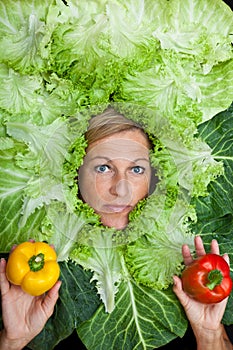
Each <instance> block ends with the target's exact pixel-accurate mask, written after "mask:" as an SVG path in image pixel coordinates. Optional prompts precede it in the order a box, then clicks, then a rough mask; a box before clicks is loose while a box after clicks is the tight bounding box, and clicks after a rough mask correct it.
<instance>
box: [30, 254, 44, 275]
mask: <svg viewBox="0 0 233 350" xmlns="http://www.w3.org/2000/svg"><path fill="white" fill-rule="evenodd" d="M28 264H29V267H30V270H31V271H33V272H36V271H39V270H41V269H43V267H44V254H43V253H40V254H38V255H33V256H32V257H31V258H30V259H29V260H28Z"/></svg>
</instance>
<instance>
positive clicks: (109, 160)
mask: <svg viewBox="0 0 233 350" xmlns="http://www.w3.org/2000/svg"><path fill="white" fill-rule="evenodd" d="M119 158H120V157H119ZM95 159H105V160H106V161H108V162H111V161H112V159H111V158H108V157H105V156H96V157H93V158H91V159H90V160H89V161H92V160H95ZM140 160H144V161H146V162H147V163H150V160H149V159H147V158H136V159H134V160H132V162H133V163H136V162H138V161H140Z"/></svg>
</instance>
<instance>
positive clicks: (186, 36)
mask: <svg viewBox="0 0 233 350" xmlns="http://www.w3.org/2000/svg"><path fill="white" fill-rule="evenodd" d="M66 3H67V4H68V6H66V5H65V4H64V2H62V1H60V0H56V1H53V0H48V1H47V0H28V1H24V0H16V1H14V0H2V1H1V2H0V23H1V26H0V83H1V90H0V112H1V114H0V121H1V125H0V150H1V153H0V168H1V169H0V176H1V183H0V207H1V211H0V230H1V234H0V246H1V247H0V250H1V251H2V252H6V251H9V249H10V247H11V245H12V244H13V243H19V242H21V241H23V240H25V239H28V238H32V236H33V237H36V238H37V239H41V240H43V239H51V240H53V237H52V238H51V237H49V234H50V233H51V232H50V231H49V229H50V225H51V222H49V220H48V222H46V221H45V220H44V218H45V217H46V215H47V214H48V212H49V211H48V210H47V207H46V206H49V205H50V204H51V203H52V204H51V205H50V210H51V211H56V210H57V207H56V206H53V204H54V203H53V202H54V201H55V202H56V201H58V202H59V201H60V202H62V204H64V202H65V203H67V202H69V205H70V207H69V209H70V212H72V210H73V209H75V205H76V203H73V202H72V196H71V193H68V191H67V192H63V190H64V187H65V188H68V187H69V186H70V184H71V182H72V181H71V179H72V177H74V169H73V170H72V171H71V174H70V177H69V176H66V177H65V178H63V174H62V170H61V169H62V167H63V163H64V160H66V161H70V162H71V161H74V159H71V160H70V159H69V155H67V154H66V152H65V150H67V147H68V146H69V145H70V144H72V143H73V142H74V141H75V137H74V133H76V138H78V139H79V136H80V135H82V133H83V130H85V129H86V124H85V122H86V120H85V121H84V118H82V115H80V111H82V112H83V110H85V109H86V108H89V106H95V105H98V104H102V105H104V104H108V103H109V101H116V102H127V103H128V102H132V103H133V104H134V103H135V102H136V103H138V104H140V105H141V106H142V107H144V106H146V107H148V106H149V107H150V108H152V109H153V111H154V112H156V113H157V112H158V115H161V116H165V117H166V118H167V119H169V123H170V124H171V126H172V128H173V129H174V130H175V131H176V132H175V133H174V134H173V133H169V138H170V139H172V137H174V135H176V136H177V135H178V138H179V141H180V143H179V145H181V147H180V148H179V150H178V152H177V154H178V155H182V151H183V150H184V148H185V150H187V151H188V154H187V155H188V160H190V162H187V164H186V163H185V166H186V165H187V168H188V169H190V165H193V164H194V165H195V164H197V165H196V166H197V167H198V166H199V168H197V169H196V175H200V176H199V179H200V180H202V181H203V182H202V183H201V184H202V185H203V184H204V186H205V181H206V183H208V180H209V179H210V178H211V177H208V176H209V175H210V174H212V169H210V172H209V173H208V169H207V172H206V168H205V166H204V165H206V164H202V161H203V162H204V158H203V154H201V157H200V159H198V155H199V154H198V152H199V151H200V146H201V145H200V144H198V141H199V139H203V140H204V141H205V142H207V144H209V145H210V147H211V149H212V156H213V158H214V159H215V160H217V161H222V162H223V163H224V170H225V172H224V175H222V176H220V177H218V178H217V181H216V182H211V183H210V184H209V186H208V191H207V195H206V196H203V197H200V196H197V197H196V198H195V199H192V204H193V206H194V207H195V208H196V212H197V222H196V223H195V225H194V224H193V223H192V224H191V223H190V225H191V226H192V230H193V231H194V232H195V233H196V234H201V235H202V237H203V239H204V243H205V246H206V249H207V250H208V249H209V243H210V241H211V239H212V238H217V239H218V241H219V244H220V249H221V253H224V252H228V253H229V255H230V258H231V271H232V261H233V257H232V254H233V245H232V228H233V225H232V198H233V197H232V191H233V189H232V182H233V179H232V171H233V164H232V157H233V149H232V133H233V131H232V129H233V125H232V124H233V123H232V120H233V111H232V107H230V108H229V109H228V110H226V111H224V112H221V113H220V114H219V115H216V114H217V113H218V112H220V111H223V110H225V109H226V108H227V107H228V106H229V105H230V103H231V101H232V99H233V93H232V91H233V90H232V86H233V59H232V58H233V50H232V45H231V38H232V36H231V35H232V32H233V17H232V12H231V11H230V10H229V8H227V7H226V6H225V4H224V3H223V2H222V1H220V0H211V1H206V0H170V1H164V0H156V1H151V0H145V1H142V0H136V1H135V0H130V1H123V0H115V1H111V2H110V1H105V0H103V1H100V2H96V1H86V0H79V1H78V2H77V1H76V0H67V1H66ZM19 12H20V14H21V15H20V16H19ZM158 14H159V15H158ZM214 115H216V116H215V117H214ZM70 116H73V117H74V118H76V121H77V122H78V126H79V129H80V130H79V131H78V128H77V127H76V129H75V130H74V131H73V132H70V131H69V132H68V131H67V130H66V128H64V125H65V123H63V121H64V120H65V119H66V118H69V117H70ZM150 123H151V124H150V125H149V126H151V127H152V126H153V127H154V125H153V124H155V123H157V119H154V120H152V119H151V120H150ZM197 129H198V132H199V134H197V133H196V132H197ZM170 131H171V130H170ZM195 138H196V139H195ZM47 140H48V141H49V142H47ZM194 140H196V141H197V144H195V143H194V142H193V141H194ZM197 145H198V147H199V148H198V147H196V146H197ZM203 145H204V144H203ZM195 147H196V148H195ZM78 149H79V148H78ZM174 151H176V150H174ZM189 151H190V159H189ZM77 153H78V152H76V154H74V155H73V156H74V158H75V157H77V158H78V157H79V158H80V159H81V158H82V157H83V154H81V155H78V154H77ZM200 153H201V152H200ZM174 154H175V153H174ZM165 155H166V154H165ZM185 157H186V154H184V160H185V161H186V160H187V158H185ZM192 157H193V159H192ZM195 157H197V160H199V161H197V162H196V163H195V159H194V158H195ZM206 157H207V158H208V157H209V158H211V157H210V155H209V154H207V155H206ZM80 159H75V162H74V163H75V166H76V168H77V165H78V164H79V165H80ZM180 160H181V162H182V157H181V159H180ZM211 161H212V159H210V163H211ZM47 164H49V165H47ZM207 167H208V159H207ZM48 168H49V169H48ZM187 168H186V167H184V170H185V171H186V170H187ZM58 169H59V171H57V170H58ZM203 169H204V170H203ZM66 175H67V174H66ZM185 179H186V178H184V180H185ZM184 182H185V181H184ZM61 184H62V185H61ZM204 186H203V187H204ZM204 189H205V188H204ZM71 192H72V191H71ZM73 192H74V193H73V195H76V193H77V192H76V188H74V189H73ZM66 196H67V197H66ZM59 210H61V208H59ZM57 212H58V214H59V213H60V212H59V211H57ZM69 214H70V213H69ZM73 217H74V216H73ZM73 217H72V215H68V220H71V221H69V223H71V222H72V218H73ZM76 219H77V221H78V226H79V227H81V226H82V225H83V223H84V222H85V223H87V222H88V223H89V221H88V219H89V218H86V217H82V215H80V216H78V218H77V217H75V220H76ZM68 220H67V221H68ZM75 220H74V221H75ZM75 222H76V221H75ZM59 223H60V221H59ZM61 223H62V224H63V223H64V222H61ZM71 226H72V225H69V228H70V231H72V230H73V231H72V232H70V231H69V234H70V235H68V232H67V231H66V234H67V235H66V237H65V235H63V236H61V235H60V233H61V232H60V231H61V227H62V229H63V228H64V231H65V229H67V225H65V223H64V226H62V225H60V227H59V230H57V231H56V233H57V242H56V244H57V245H58V248H59V256H61V257H62V259H61V260H63V261H62V262H60V266H61V279H62V281H63V283H62V287H61V294H60V299H59V301H58V303H57V305H56V309H55V313H54V315H53V316H52V317H51V319H50V320H49V321H48V323H47V324H46V326H45V328H44V330H43V331H42V332H41V334H40V335H38V336H37V337H36V338H35V339H34V340H33V341H32V342H31V344H30V347H31V349H33V350H40V349H41V344H42V343H43V349H44V350H51V349H52V348H53V346H54V345H55V344H57V343H58V342H59V341H60V340H61V339H63V338H65V337H67V336H68V335H69V334H71V332H72V331H73V330H74V329H77V332H78V334H79V336H80V338H81V339H82V341H83V343H84V344H86V346H87V348H88V349H89V350H96V349H98V350H109V349H116V350H119V349H124V350H132V348H135V349H137V350H141V349H153V348H155V347H160V346H161V345H163V344H166V343H168V342H169V341H171V340H172V339H173V338H175V337H177V336H182V335H183V334H184V333H185V331H186V328H187V320H186V317H185V315H184V312H183V309H182V308H181V306H180V304H179V302H178V301H177V299H176V297H175V295H174V294H173V292H172V290H171V287H169V288H168V289H166V290H162V291H159V290H156V289H151V288H147V287H145V286H142V285H140V284H138V283H136V282H135V281H134V279H133V278H132V277H131V276H129V275H125V276H124V277H125V278H124V279H122V280H121V282H120V285H119V290H118V293H117V294H116V307H115V309H114V311H113V312H112V313H111V314H107V313H106V312H105V310H104V307H103V305H102V303H101V302H100V298H99V295H98V294H97V293H96V285H95V284H94V283H93V282H92V283H90V279H91V277H92V273H91V272H90V271H86V270H85V269H83V268H81V267H80V266H79V265H76V264H75V263H73V262H71V261H69V260H66V259H67V257H68V255H69V249H70V248H71V245H72V244H73V242H74V241H73V239H74V237H73V236H72V233H74V232H75V230H76V226H75V225H73V226H72V227H71ZM139 229H140V228H139ZM51 236H52V234H51ZM58 236H59V237H58ZM74 240H75V239H74ZM182 242H183V241H182ZM180 255H181V254H180ZM232 308H233V304H232V296H231V297H230V299H229V302H228V305H227V309H226V312H225V315H224V319H223V321H224V323H226V324H232V323H233V319H232V318H233V316H232V315H233V312H232V311H233V310H232Z"/></svg>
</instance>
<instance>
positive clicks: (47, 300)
mask: <svg viewBox="0 0 233 350" xmlns="http://www.w3.org/2000/svg"><path fill="white" fill-rule="evenodd" d="M61 283H62V282H61V281H57V282H56V283H55V285H54V286H53V287H52V288H51V289H50V290H49V291H48V293H47V294H46V295H45V297H44V300H43V304H42V307H43V309H44V312H45V313H46V315H47V317H50V316H51V315H52V313H53V310H54V307H55V304H56V302H57V300H58V297H59V289H60V287H61Z"/></svg>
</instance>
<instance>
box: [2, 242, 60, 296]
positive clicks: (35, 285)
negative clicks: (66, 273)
mask: <svg viewBox="0 0 233 350" xmlns="http://www.w3.org/2000/svg"><path fill="white" fill-rule="evenodd" d="M59 275H60V267H59V264H58V262H57V254H56V252H55V250H54V249H53V248H52V247H51V246H50V245H49V244H47V243H44V242H24V243H21V244H19V245H18V246H17V247H16V248H15V249H14V250H13V251H12V253H11V254H10V255H9V259H8V262H7V266H6V276H7V278H8V280H9V281H10V282H11V283H12V284H15V285H19V286H21V288H22V289H23V290H24V291H25V292H26V293H28V294H31V295H33V296H38V295H41V294H43V293H45V292H47V291H48V290H49V289H50V288H52V287H53V285H54V284H55V283H56V282H57V280H58V278H59Z"/></svg>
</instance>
